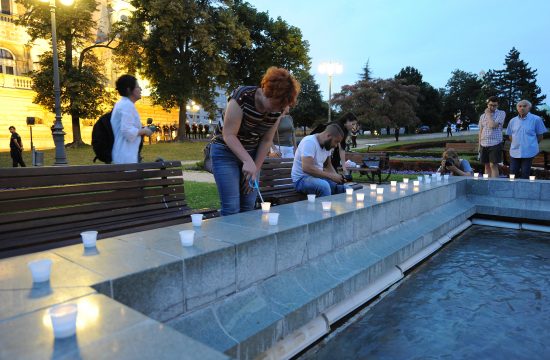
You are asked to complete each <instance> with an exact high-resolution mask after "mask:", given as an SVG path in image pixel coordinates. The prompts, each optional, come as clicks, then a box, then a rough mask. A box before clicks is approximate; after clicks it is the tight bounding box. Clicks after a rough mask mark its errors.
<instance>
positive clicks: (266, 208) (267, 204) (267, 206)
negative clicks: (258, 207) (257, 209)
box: [262, 201, 271, 213]
mask: <svg viewBox="0 0 550 360" xmlns="http://www.w3.org/2000/svg"><path fill="white" fill-rule="evenodd" d="M269 209H271V203H270V202H269V201H266V202H263V203H262V212H263V213H268V212H269Z"/></svg>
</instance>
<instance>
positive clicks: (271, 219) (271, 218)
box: [267, 213, 279, 225]
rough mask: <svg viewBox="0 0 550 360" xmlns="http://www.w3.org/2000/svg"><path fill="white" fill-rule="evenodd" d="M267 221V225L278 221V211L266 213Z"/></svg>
mask: <svg viewBox="0 0 550 360" xmlns="http://www.w3.org/2000/svg"><path fill="white" fill-rule="evenodd" d="M267 221H268V222H269V225H277V224H278V223H279V213H269V214H267Z"/></svg>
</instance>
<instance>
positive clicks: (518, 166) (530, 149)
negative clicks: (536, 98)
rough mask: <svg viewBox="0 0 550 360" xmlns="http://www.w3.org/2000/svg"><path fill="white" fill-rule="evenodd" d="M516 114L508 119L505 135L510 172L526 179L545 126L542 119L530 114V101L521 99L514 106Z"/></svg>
mask: <svg viewBox="0 0 550 360" xmlns="http://www.w3.org/2000/svg"><path fill="white" fill-rule="evenodd" d="M516 108H517V110H518V116H516V117H515V118H513V119H512V120H510V123H509V124H508V128H507V129H506V135H508V136H509V137H510V142H511V143H512V145H510V174H515V175H516V176H520V177H521V178H522V179H528V178H529V175H530V173H531V164H532V162H533V158H534V157H535V156H536V155H537V154H538V153H539V143H540V142H541V140H542V134H544V133H545V132H546V127H545V126H544V123H543V122H542V119H541V118H540V117H539V116H537V115H533V114H531V113H530V112H529V111H530V110H531V103H530V102H529V101H527V100H521V101H520V102H518V104H517V106H516Z"/></svg>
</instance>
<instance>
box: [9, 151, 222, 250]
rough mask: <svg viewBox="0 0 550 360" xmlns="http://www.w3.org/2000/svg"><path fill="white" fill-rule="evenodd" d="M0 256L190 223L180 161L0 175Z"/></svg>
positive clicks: (37, 169) (38, 169)
mask: <svg viewBox="0 0 550 360" xmlns="http://www.w3.org/2000/svg"><path fill="white" fill-rule="evenodd" d="M0 202H1V204H2V206H1V207H0V215H1V216H0V258H2V257H8V256H13V255H16V254H23V253H29V252H33V251H38V250H44V249H50V248H54V247H59V246H65V245H69V244H75V243H78V242H79V241H80V235H79V234H80V232H82V231H85V230H97V231H98V232H99V238H102V237H106V236H115V235H120V234H126V233H132V232H136V231H142V230H148V229H153V228H159V227H163V226H168V225H174V224H180V223H185V222H189V221H190V215H191V214H193V213H204V214H205V217H207V218H208V217H215V216H218V212H217V210H212V209H203V210H193V209H191V208H189V207H188V206H187V204H186V202H185V193H184V187H183V178H182V170H181V162H179V161H164V162H154V163H141V164H124V165H91V166H59V167H54V166H51V167H35V168H31V167H28V168H4V169H0Z"/></svg>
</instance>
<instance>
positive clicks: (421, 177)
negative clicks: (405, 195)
mask: <svg viewBox="0 0 550 360" xmlns="http://www.w3.org/2000/svg"><path fill="white" fill-rule="evenodd" d="M422 179H424V177H423V176H417V177H416V180H418V181H419V182H420V181H422Z"/></svg>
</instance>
